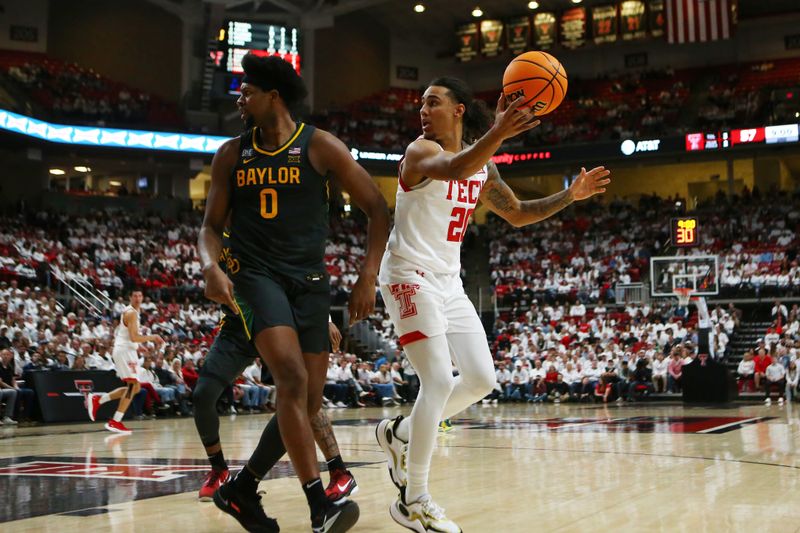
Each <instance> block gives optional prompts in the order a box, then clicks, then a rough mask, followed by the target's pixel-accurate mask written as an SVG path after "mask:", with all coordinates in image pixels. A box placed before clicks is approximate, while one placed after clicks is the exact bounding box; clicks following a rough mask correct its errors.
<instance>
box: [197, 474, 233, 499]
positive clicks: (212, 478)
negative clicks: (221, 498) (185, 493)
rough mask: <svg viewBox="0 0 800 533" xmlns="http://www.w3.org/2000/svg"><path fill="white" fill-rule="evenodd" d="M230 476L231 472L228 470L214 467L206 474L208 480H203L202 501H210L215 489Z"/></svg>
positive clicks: (201, 488)
mask: <svg viewBox="0 0 800 533" xmlns="http://www.w3.org/2000/svg"><path fill="white" fill-rule="evenodd" d="M229 477H230V473H229V472H228V471H227V470H214V469H213V468H212V469H211V472H209V473H208V475H207V476H206V480H205V481H203V486H202V487H200V501H201V502H210V501H211V500H213V499H214V491H215V490H217V489H218V488H220V486H222V484H223V483H225V482H226V481H228V478H229Z"/></svg>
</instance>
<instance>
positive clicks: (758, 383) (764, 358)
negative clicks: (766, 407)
mask: <svg viewBox="0 0 800 533" xmlns="http://www.w3.org/2000/svg"><path fill="white" fill-rule="evenodd" d="M753 363H754V368H753V381H754V384H755V387H756V390H761V387H763V386H764V383H763V381H764V378H765V376H766V373H767V367H768V366H769V365H771V364H772V358H771V357H770V356H769V355H767V350H766V349H765V348H764V347H763V346H762V347H760V348H759V349H758V355H756V357H755V359H754V360H753Z"/></svg>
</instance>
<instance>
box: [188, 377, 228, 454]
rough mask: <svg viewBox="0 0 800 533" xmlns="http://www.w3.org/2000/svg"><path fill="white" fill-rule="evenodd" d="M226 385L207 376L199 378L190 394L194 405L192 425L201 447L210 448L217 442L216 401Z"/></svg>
mask: <svg viewBox="0 0 800 533" xmlns="http://www.w3.org/2000/svg"><path fill="white" fill-rule="evenodd" d="M225 387H226V385H225V384H224V383H222V382H221V381H219V380H217V379H214V378H213V377H209V376H200V379H198V380H197V384H196V385H195V388H194V391H193V392H192V403H194V424H195V426H196V427H197V433H198V434H199V435H200V440H201V441H202V442H203V446H212V445H214V444H217V443H218V442H219V415H218V414H217V400H219V397H220V396H221V395H222V391H223V390H224V389H225Z"/></svg>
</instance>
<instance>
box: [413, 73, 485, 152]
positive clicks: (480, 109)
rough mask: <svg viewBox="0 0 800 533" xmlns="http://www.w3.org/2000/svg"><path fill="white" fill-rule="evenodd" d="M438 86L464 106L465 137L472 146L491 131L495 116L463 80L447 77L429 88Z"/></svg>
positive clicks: (437, 80) (436, 81)
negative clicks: (490, 127)
mask: <svg viewBox="0 0 800 533" xmlns="http://www.w3.org/2000/svg"><path fill="white" fill-rule="evenodd" d="M434 85H436V86H437V87H444V88H446V89H447V95H448V96H449V97H450V98H452V99H453V101H455V102H456V103H458V104H464V107H465V108H466V109H465V111H464V118H463V119H462V121H463V124H464V131H463V137H464V140H465V141H466V142H468V143H470V144H472V143H474V142H475V141H477V140H478V138H479V137H480V136H482V135H483V134H484V133H486V131H487V130H488V129H489V126H490V125H491V124H492V122H493V121H494V116H493V114H492V112H491V111H490V110H489V108H488V107H487V106H486V102H484V101H483V100H477V99H476V98H475V96H474V95H473V93H472V89H470V88H469V85H467V84H466V82H464V81H463V80H461V79H459V78H453V77H450V76H445V77H442V78H436V79H435V80H433V81H431V82H430V83H429V84H428V87H432V86H434Z"/></svg>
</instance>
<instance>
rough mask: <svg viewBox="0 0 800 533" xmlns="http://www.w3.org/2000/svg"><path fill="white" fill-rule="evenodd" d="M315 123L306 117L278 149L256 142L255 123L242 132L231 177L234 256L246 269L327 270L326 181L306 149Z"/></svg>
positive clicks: (319, 273)
mask: <svg viewBox="0 0 800 533" xmlns="http://www.w3.org/2000/svg"><path fill="white" fill-rule="evenodd" d="M314 129H315V128H314V127H313V126H309V125H307V124H303V123H302V122H298V123H297V129H296V130H295V132H294V134H293V135H292V137H291V138H290V139H289V140H288V141H287V142H286V144H284V145H283V146H281V147H280V148H278V149H276V150H275V151H272V152H268V151H266V150H263V149H262V148H260V147H259V146H258V145H257V143H256V138H255V137H256V135H257V131H258V129H257V128H253V129H251V130H249V131H247V132H245V133H243V134H242V135H241V144H240V154H239V160H238V162H237V164H236V167H235V168H234V170H233V174H232V176H231V182H232V187H231V208H232V214H231V227H230V230H231V232H230V233H231V240H230V243H231V258H232V259H233V260H234V261H236V262H237V263H238V264H237V265H236V266H237V267H240V268H244V269H255V270H262V271H265V272H267V273H269V272H275V273H281V274H283V275H286V276H289V277H293V278H295V279H298V278H299V279H312V278H318V277H323V276H324V275H325V259H324V258H325V243H326V240H327V237H328V181H327V178H326V177H325V176H321V175H320V174H319V173H317V171H316V170H314V167H312V166H311V163H310V161H309V158H308V149H309V145H310V140H311V136H312V135H313V133H314Z"/></svg>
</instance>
